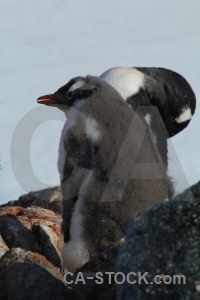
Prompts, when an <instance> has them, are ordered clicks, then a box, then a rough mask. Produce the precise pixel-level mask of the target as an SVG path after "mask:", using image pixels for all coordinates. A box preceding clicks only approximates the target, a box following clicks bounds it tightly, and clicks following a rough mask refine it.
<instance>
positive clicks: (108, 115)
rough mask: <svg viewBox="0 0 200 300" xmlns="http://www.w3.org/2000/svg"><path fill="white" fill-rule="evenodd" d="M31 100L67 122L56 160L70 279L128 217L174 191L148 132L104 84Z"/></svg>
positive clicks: (83, 82)
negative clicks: (59, 112) (61, 113)
mask: <svg viewBox="0 0 200 300" xmlns="http://www.w3.org/2000/svg"><path fill="white" fill-rule="evenodd" d="M37 101H38V103H40V104H46V105H51V106H56V107H58V108H59V109H61V110H62V111H64V112H65V113H66V116H67V121H66V123H65V125H64V128H63V131H62V135H61V141H60V149H59V160H58V168H59V172H60V179H61V189H62V195H63V206H64V209H63V224H62V230H63V233H64V240H65V245H64V248H63V251H62V258H63V267H65V268H66V269H67V270H68V271H71V272H74V271H75V270H76V269H77V268H79V267H80V266H82V265H83V264H84V263H86V262H87V261H89V260H90V259H91V258H93V257H95V256H96V255H98V254H99V253H100V252H101V251H104V250H105V249H107V248H108V247H109V246H110V245H111V244H112V243H114V242H116V241H118V240H119V239H121V238H123V237H124V236H125V234H126V232H127V229H128V226H129V223H130V221H131V219H132V218H133V217H134V216H137V215H138V214H141V213H143V212H145V211H147V210H148V209H150V208H151V207H152V206H153V205H154V204H155V203H157V202H159V201H160V200H161V199H164V198H169V197H171V196H172V194H173V187H172V183H171V181H170V179H169V177H168V175H167V172H166V168H165V166H164V165H163V161H162V158H161V157H160V155H159V151H157V149H156V147H155V144H154V142H153V140H154V136H153V135H154V133H153V132H152V130H149V128H148V126H147V124H146V122H145V120H144V119H143V118H141V117H140V115H139V114H137V112H134V110H133V109H132V108H130V107H129V105H128V103H127V102H126V101H124V99H123V98H122V97H121V96H120V94H119V93H118V92H117V91H116V90H115V89H114V88H113V87H111V86H110V85H109V84H107V83H106V82H105V81H104V80H102V79H100V78H99V77H93V76H87V77H76V78H73V79H71V80H70V81H69V82H68V83H67V84H66V85H64V86H63V87H61V88H59V89H58V90H57V91H56V92H55V93H54V94H51V95H46V96H42V97H40V98H38V100H37ZM160 135H162V132H160V133H159V134H157V137H158V138H159V137H160ZM130 137H131V138H130Z"/></svg>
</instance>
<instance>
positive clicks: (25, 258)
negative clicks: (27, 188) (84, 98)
mask: <svg viewBox="0 0 200 300" xmlns="http://www.w3.org/2000/svg"><path fill="white" fill-rule="evenodd" d="M59 193H60V192H59V189H58V188H54V189H47V190H44V191H38V192H34V193H33V192H32V193H29V194H27V195H24V196H22V197H20V198H19V200H18V201H12V202H10V203H9V205H10V206H9V205H8V204H7V205H3V206H1V207H0V299H6V300H7V299H8V300H10V299H12V300H13V299H14V300H18V299H20V300H21V299H31V300H32V299H34V300H35V299H36V300H37V299H42V300H43V299H48V300H49V299H50V300H51V299H57V300H60V299H61V300H62V299H69V300H71V299H74V300H79V299H80V300H93V299H94V300H96V299H98V300H107V299H109V300H114V299H118V300H121V299H123V300H126V299H134V300H146V299H156V300H159V299H162V300H165V299H167V300H168V299H170V300H175V299H176V300H177V299H184V300H190V299H193V300H197V299H200V251H199V249H200V203H199V202H200V183H198V184H196V185H195V186H193V187H192V188H191V190H190V189H188V190H187V191H185V192H184V193H182V194H181V195H178V196H176V197H175V199H174V200H172V201H162V202H161V204H158V205H156V206H155V207H154V208H152V209H151V210H150V211H148V212H147V213H146V214H144V215H142V216H140V217H137V218H135V219H134V220H133V222H132V224H131V226H130V229H129V231H128V234H127V237H126V239H125V242H124V244H123V245H122V243H123V241H122V240H121V241H119V242H118V243H116V244H114V245H112V246H111V247H110V248H109V249H107V250H106V251H105V252H103V253H101V254H100V255H98V256H97V257H95V258H94V259H93V260H91V261H89V262H88V263H87V264H85V265H84V266H82V267H81V268H80V269H79V270H77V272H76V273H75V274H74V275H73V276H71V277H70V279H72V280H73V281H74V282H73V283H70V284H68V285H65V284H64V283H63V274H61V273H60V268H61V257H60V253H61V249H62V246H63V236H62V233H61V230H60V224H61V212H62V205H61V201H60V194H59ZM193 194H194V197H193ZM48 197H49V199H50V200H48ZM35 205H37V206H35ZM121 245H122V248H121V250H120V247H121ZM118 252H119V255H118ZM117 257H118V258H117ZM116 260H117V264H116ZM80 272H81V274H82V277H81V278H82V280H79V281H78V282H75V280H76V279H77V276H79V273H80ZM97 272H100V273H101V274H103V277H102V279H103V281H102V284H98V283H99V278H96V277H95V276H96V273H97ZM106 272H112V275H111V273H109V275H108V273H107V274H106ZM116 272H123V273H124V274H125V276H126V274H128V273H130V272H135V273H138V272H140V273H141V275H142V274H143V273H145V272H149V273H148V275H147V276H146V277H145V278H146V279H147V280H148V281H152V280H153V278H154V276H155V275H160V276H161V277H160V279H162V280H165V279H166V278H168V279H169V277H167V276H166V275H170V276H173V275H179V274H182V275H185V276H186V284H182V285H178V284H175V285H172V284H163V283H161V284H158V285H156V284H155V283H154V284H145V282H144V280H142V281H141V284H128V283H127V282H124V283H123V284H116V283H114V278H117V280H118V281H120V280H121V279H123V277H122V276H123V275H121V277H120V274H118V275H117V277H115V276H116V275H115V274H116ZM137 276H138V277H139V274H138V275H137ZM137 276H134V279H135V278H137ZM87 277H92V278H93V279H89V278H87ZM67 278H68V277H67ZM96 279H97V281H98V282H97V281H95V280H96ZM130 279H131V280H132V279H133V278H131V277H130ZM83 281H85V284H84V283H83Z"/></svg>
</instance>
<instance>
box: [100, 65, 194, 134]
mask: <svg viewBox="0 0 200 300" xmlns="http://www.w3.org/2000/svg"><path fill="white" fill-rule="evenodd" d="M100 78H102V79H104V80H106V81H107V82H108V83H109V84H110V85H112V86H113V87H114V88H115V89H116V90H117V91H118V92H119V93H120V94H121V96H122V97H123V98H124V100H125V101H127V103H129V104H130V106H131V107H132V108H133V109H134V110H135V109H136V108H137V107H138V106H149V105H153V106H157V107H158V109H159V112H160V114H161V117H162V119H163V122H164V124H165V126H166V130H167V132H168V135H169V137H172V136H174V135H176V134H177V133H179V132H180V131H182V130H183V129H184V128H185V127H187V125H188V124H189V122H190V120H191V118H192V116H193V114H194V112H195V107H196V98H195V94H194V92H193V90H192V88H191V86H190V85H189V83H188V82H187V81H186V80H185V78H183V77H182V76H181V75H180V74H178V73H176V72H174V71H171V70H168V69H164V68H153V67H152V68H141V67H140V68H138V67H135V68H111V69H109V70H107V71H105V72H104V73H103V74H101V75H100Z"/></svg>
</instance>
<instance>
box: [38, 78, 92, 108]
mask: <svg viewBox="0 0 200 300" xmlns="http://www.w3.org/2000/svg"><path fill="white" fill-rule="evenodd" d="M95 89H96V86H95V85H94V84H91V83H90V82H88V77H86V78H85V77H75V78H72V79H71V80H70V81H69V82H68V83H67V84H65V85H64V86H62V87H61V88H59V89H58V90H57V91H56V92H55V93H54V94H49V95H45V96H41V97H39V98H38V99H37V102H38V103H39V104H45V105H50V106H60V105H61V106H63V105H65V106H69V107H71V106H73V105H74V104H75V103H76V102H77V101H81V100H82V99H86V98H88V97H89V96H90V95H91V94H92V93H93V91H94V90H95Z"/></svg>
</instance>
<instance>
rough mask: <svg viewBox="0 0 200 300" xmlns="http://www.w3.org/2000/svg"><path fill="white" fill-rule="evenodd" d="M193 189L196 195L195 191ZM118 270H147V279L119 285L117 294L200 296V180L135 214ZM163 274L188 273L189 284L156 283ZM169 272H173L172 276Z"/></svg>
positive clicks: (136, 298)
mask: <svg viewBox="0 0 200 300" xmlns="http://www.w3.org/2000/svg"><path fill="white" fill-rule="evenodd" d="M193 195H194V197H193ZM116 268H117V272H122V273H123V274H125V279H127V275H128V274H129V273H130V272H135V273H136V274H137V275H136V276H133V277H130V280H131V281H133V280H134V279H135V280H139V279H140V274H141V275H142V274H144V273H145V272H148V274H147V275H146V276H145V278H146V280H147V281H148V283H150V282H152V284H151V283H150V284H147V283H145V280H142V279H141V284H139V282H138V283H137V284H130V283H128V282H127V280H125V282H124V283H123V284H119V285H118V286H117V290H118V298H117V299H118V300H121V299H123V300H126V299H127V300H128V299H134V300H146V299H156V300H159V299H162V300H165V299H166V300H168V299H170V300H177V299H184V300H190V299H193V300H197V299H200V288H199V286H200V284H199V282H200V182H199V183H198V184H196V185H195V186H193V187H192V188H191V189H188V190H186V191H185V192H184V193H182V194H181V195H178V196H176V197H175V198H174V200H172V201H163V202H162V203H161V204H159V205H156V206H155V207H154V208H153V209H151V210H150V211H149V212H147V213H146V214H144V215H142V216H140V217H137V218H135V219H134V220H133V222H132V224H131V226H130V228H129V230H128V234H127V237H126V239H125V242H124V244H123V246H122V248H121V250H120V253H119V256H118V259H117V267H116ZM155 275H160V278H161V279H162V280H163V281H165V280H166V281H167V280H168V282H169V280H171V278H172V276H173V275H184V276H185V280H186V284H183V279H184V278H182V284H177V278H176V279H175V278H172V279H173V280H176V284H172V283H171V284H164V283H163V282H161V284H155V283H154V276H155ZM167 275H170V276H171V277H169V276H167Z"/></svg>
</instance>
